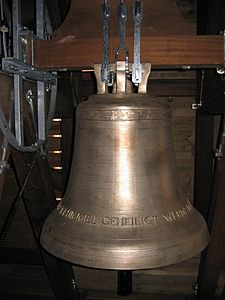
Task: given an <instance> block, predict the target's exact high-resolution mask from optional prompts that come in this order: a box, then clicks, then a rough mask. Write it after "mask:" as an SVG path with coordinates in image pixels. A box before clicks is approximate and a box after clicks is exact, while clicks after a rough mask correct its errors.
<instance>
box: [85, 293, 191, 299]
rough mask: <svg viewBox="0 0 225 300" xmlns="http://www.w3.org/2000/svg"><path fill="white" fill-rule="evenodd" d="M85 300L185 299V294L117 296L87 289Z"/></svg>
mask: <svg viewBox="0 0 225 300" xmlns="http://www.w3.org/2000/svg"><path fill="white" fill-rule="evenodd" d="M85 299H86V300H120V299H121V300H122V299H123V300H124V299H127V300H185V299H186V297H185V296H179V295H150V294H140V293H133V294H132V295H130V296H126V297H123V296H118V295H116V293H113V292H103V291H87V293H86V295H85Z"/></svg>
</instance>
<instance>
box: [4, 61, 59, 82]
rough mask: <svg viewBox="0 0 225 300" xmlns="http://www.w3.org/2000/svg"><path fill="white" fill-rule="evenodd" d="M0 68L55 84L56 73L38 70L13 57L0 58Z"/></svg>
mask: <svg viewBox="0 0 225 300" xmlns="http://www.w3.org/2000/svg"><path fill="white" fill-rule="evenodd" d="M2 69H3V70H4V71H6V72H8V73H10V74H15V75H19V76H22V77H24V78H29V79H32V80H37V81H42V82H45V83H49V84H56V80H57V76H56V75H54V74H52V73H50V72H46V71H43V70H40V69H38V68H36V67H34V66H32V65H29V64H27V63H25V62H22V61H21V60H19V59H16V58H13V57H10V58H3V59H2Z"/></svg>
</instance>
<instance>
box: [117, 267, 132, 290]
mask: <svg viewBox="0 0 225 300" xmlns="http://www.w3.org/2000/svg"><path fill="white" fill-rule="evenodd" d="M132 286H133V284H132V271H118V291H117V294H118V295H120V296H128V295H130V294H132V289H133V287H132Z"/></svg>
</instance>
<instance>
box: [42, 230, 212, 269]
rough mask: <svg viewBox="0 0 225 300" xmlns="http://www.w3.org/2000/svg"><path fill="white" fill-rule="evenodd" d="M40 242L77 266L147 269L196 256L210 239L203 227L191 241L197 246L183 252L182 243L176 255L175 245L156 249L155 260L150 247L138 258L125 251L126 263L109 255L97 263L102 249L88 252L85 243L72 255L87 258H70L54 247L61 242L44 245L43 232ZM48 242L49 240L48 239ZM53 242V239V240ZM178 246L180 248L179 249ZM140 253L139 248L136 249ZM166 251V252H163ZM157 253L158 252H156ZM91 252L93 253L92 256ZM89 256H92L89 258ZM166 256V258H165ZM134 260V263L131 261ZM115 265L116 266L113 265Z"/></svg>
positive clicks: (54, 254)
mask: <svg viewBox="0 0 225 300" xmlns="http://www.w3.org/2000/svg"><path fill="white" fill-rule="evenodd" d="M40 239H41V244H42V247H43V248H44V249H45V250H46V251H47V252H49V253H50V254H51V255H53V256H56V257H58V258H60V259H63V260H65V261H67V262H70V263H72V264H74V265H77V266H81V267H86V268H92V269H99V270H148V269H155V268H161V267H166V266H169V265H173V264H177V263H180V262H182V261H185V260H187V259H189V258H191V257H194V256H196V255H197V254H199V253H201V252H202V251H203V250H204V249H205V248H206V247H207V246H208V243H209V240H210V237H209V233H208V229H207V227H205V229H204V232H203V233H202V234H201V235H200V236H197V237H196V238H195V240H194V241H192V244H193V245H196V244H198V247H196V248H194V247H193V248H194V249H189V250H188V251H186V252H185V249H186V248H188V244H187V243H186V245H183V246H182V247H177V248H176V249H175V251H176V252H178V253H179V255H178V256H174V248H175V247H171V248H168V249H167V251H165V249H158V251H161V252H162V253H161V255H160V254H157V256H158V260H155V258H154V259H153V256H149V257H148V255H147V254H148V253H150V251H151V249H150V248H149V249H144V250H142V252H143V254H144V255H143V256H142V257H141V258H140V255H137V256H136V257H134V256H133V255H131V257H130V258H129V257H128V256H129V255H128V254H127V253H126V254H125V256H126V260H128V262H127V263H121V262H113V259H112V258H111V257H110V256H109V258H104V260H103V261H102V263H99V260H98V258H99V257H101V254H102V253H104V250H103V249H100V250H99V251H95V253H94V252H88V251H85V250H86V249H87V248H86V245H85V247H82V246H81V247H80V251H77V250H76V251H74V253H73V257H74V256H75V254H76V253H77V254H78V255H79V253H80V255H81V257H85V258H86V257H88V259H84V258H82V259H71V254H70V253H66V252H65V251H63V250H62V251H61V250H59V251H57V250H56V249H64V247H63V244H62V245H61V246H60V247H59V245H58V246H56V245H55V244H54V245H55V246H54V247H51V249H49V247H48V246H47V245H45V238H44V236H43V232H42V234H41V238H40ZM199 239H200V240H201V242H199ZM48 243H49V241H48ZM54 243H55V241H54ZM179 248H180V249H179ZM138 252H139V253H140V250H139V251H138ZM165 252H168V253H165ZM85 253H86V254H85ZM157 253H158V252H157ZM93 254H95V255H94V256H93ZM111 254H112V257H113V251H112V253H111ZM91 255H92V256H91ZM90 256H91V257H92V258H91V260H90ZM161 257H164V260H161V259H160V258H161ZM165 257H166V259H165ZM143 258H144V260H145V263H144V264H143ZM129 260H131V261H135V264H134V263H133V265H132V262H131V261H129ZM96 261H98V263H97V264H96V263H95V262H96ZM114 265H116V267H115V266H114Z"/></svg>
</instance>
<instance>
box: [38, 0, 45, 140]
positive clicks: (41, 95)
mask: <svg viewBox="0 0 225 300" xmlns="http://www.w3.org/2000/svg"><path fill="white" fill-rule="evenodd" d="M44 19H45V8H44V1H43V0H36V32H37V36H38V37H39V38H41V39H44V37H45V33H44ZM37 111H38V137H37V138H38V140H40V141H45V139H46V103H45V83H44V82H41V81H37Z"/></svg>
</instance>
